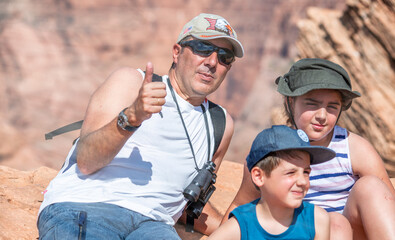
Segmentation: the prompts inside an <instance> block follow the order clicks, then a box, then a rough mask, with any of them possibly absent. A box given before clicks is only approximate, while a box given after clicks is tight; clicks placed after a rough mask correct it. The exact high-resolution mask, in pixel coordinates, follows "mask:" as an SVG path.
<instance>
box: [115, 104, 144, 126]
mask: <svg viewBox="0 0 395 240" xmlns="http://www.w3.org/2000/svg"><path fill="white" fill-rule="evenodd" d="M126 109H127V108H125V109H123V110H122V111H121V112H120V113H119V115H118V122H117V123H118V126H119V127H120V128H122V129H123V130H126V131H129V132H134V131H136V130H137V129H138V128H139V127H140V126H141V124H140V125H138V126H137V127H135V126H132V125H130V123H129V119H128V117H127V116H126V114H125V110H126Z"/></svg>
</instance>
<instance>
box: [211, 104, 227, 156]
mask: <svg viewBox="0 0 395 240" xmlns="http://www.w3.org/2000/svg"><path fill="white" fill-rule="evenodd" d="M208 109H209V112H210V116H211V121H212V122H213V128H214V140H215V143H214V152H213V153H214V154H215V152H217V149H218V147H219V144H220V143H221V141H222V137H223V136H224V132H225V126H226V116H225V112H224V110H223V109H222V108H221V107H220V106H218V105H217V104H215V103H213V102H211V101H208ZM214 154H213V155H214Z"/></svg>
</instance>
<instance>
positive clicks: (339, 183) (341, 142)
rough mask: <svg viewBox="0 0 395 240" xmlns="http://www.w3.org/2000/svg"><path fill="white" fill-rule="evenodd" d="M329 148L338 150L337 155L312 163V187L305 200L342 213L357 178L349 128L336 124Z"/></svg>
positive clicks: (330, 210)
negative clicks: (349, 139) (353, 167)
mask: <svg viewBox="0 0 395 240" xmlns="http://www.w3.org/2000/svg"><path fill="white" fill-rule="evenodd" d="M328 148H330V149H332V150H333V151H335V152H336V157H335V158H333V159H331V160H329V161H327V162H324V163H320V164H314V165H311V174H310V189H309V191H308V192H307V194H306V196H305V198H304V200H305V201H308V202H310V203H312V204H315V205H317V206H320V207H322V208H324V209H325V210H326V211H328V212H339V213H342V212H343V209H344V207H345V205H346V202H347V199H348V195H349V194H350V191H351V188H352V187H353V186H354V184H355V181H356V180H357V177H356V176H354V174H353V171H352V167H351V160H350V151H349V146H348V136H347V130H346V129H344V128H342V127H339V126H335V128H334V132H333V136H332V140H331V142H330V144H329V146H328Z"/></svg>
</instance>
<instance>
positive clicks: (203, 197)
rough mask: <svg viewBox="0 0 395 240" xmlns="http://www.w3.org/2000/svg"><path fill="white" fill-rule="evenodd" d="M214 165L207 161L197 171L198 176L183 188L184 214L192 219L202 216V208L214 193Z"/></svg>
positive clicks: (215, 176)
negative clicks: (185, 202)
mask: <svg viewBox="0 0 395 240" xmlns="http://www.w3.org/2000/svg"><path fill="white" fill-rule="evenodd" d="M214 171H215V163H213V162H212V161H208V162H206V163H205V164H204V166H203V168H202V169H200V170H199V172H198V175H196V177H195V178H194V179H193V181H192V182H191V183H190V184H189V185H188V186H187V187H186V188H185V190H184V192H183V194H184V197H185V198H186V199H188V201H189V203H188V207H187V209H186V213H187V214H188V215H189V216H192V217H193V218H198V217H199V216H200V214H202V211H203V208H204V206H205V205H206V203H207V202H208V200H209V199H210V197H211V195H212V194H213V192H214V191H215V187H214V183H215V180H216V178H217V175H216V174H215V173H214Z"/></svg>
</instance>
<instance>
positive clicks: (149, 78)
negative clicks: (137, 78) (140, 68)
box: [143, 62, 154, 84]
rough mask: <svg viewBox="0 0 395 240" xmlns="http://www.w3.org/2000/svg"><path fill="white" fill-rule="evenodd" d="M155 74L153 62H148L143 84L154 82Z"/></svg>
mask: <svg viewBox="0 0 395 240" xmlns="http://www.w3.org/2000/svg"><path fill="white" fill-rule="evenodd" d="M153 75H154V66H153V65H152V63H151V62H147V66H146V67H145V77H144V83H143V84H146V83H150V82H152V76H153Z"/></svg>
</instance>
